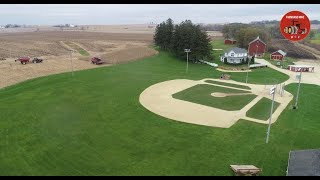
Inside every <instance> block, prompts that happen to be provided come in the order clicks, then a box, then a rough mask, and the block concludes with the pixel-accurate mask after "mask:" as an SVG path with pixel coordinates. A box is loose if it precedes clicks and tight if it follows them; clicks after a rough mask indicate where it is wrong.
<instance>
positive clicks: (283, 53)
mask: <svg viewBox="0 0 320 180" xmlns="http://www.w3.org/2000/svg"><path fill="white" fill-rule="evenodd" d="M276 52H278V53H280V54H281V55H282V56H285V55H286V54H287V53H285V52H283V51H282V50H280V49H279V50H278V51H275V52H273V53H272V54H274V53H276Z"/></svg>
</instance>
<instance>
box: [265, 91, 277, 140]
mask: <svg viewBox="0 0 320 180" xmlns="http://www.w3.org/2000/svg"><path fill="white" fill-rule="evenodd" d="M275 93H276V87H272V88H271V89H270V95H272V104H271V110H270V119H269V125H268V132H267V139H266V144H268V141H269V135H270V126H271V118H272V113H273V104H274V94H275Z"/></svg>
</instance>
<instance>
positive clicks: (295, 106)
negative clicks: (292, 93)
mask: <svg viewBox="0 0 320 180" xmlns="http://www.w3.org/2000/svg"><path fill="white" fill-rule="evenodd" d="M301 75H302V68H301V69H300V75H298V78H299V84H298V91H297V96H296V103H295V104H294V107H293V109H297V108H298V98H299V91H300V82H301Z"/></svg>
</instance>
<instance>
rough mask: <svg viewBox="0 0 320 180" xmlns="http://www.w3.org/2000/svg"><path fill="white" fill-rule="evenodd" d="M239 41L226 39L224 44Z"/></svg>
mask: <svg viewBox="0 0 320 180" xmlns="http://www.w3.org/2000/svg"><path fill="white" fill-rule="evenodd" d="M236 42H237V41H236V40H234V39H225V40H224V44H235V43H236Z"/></svg>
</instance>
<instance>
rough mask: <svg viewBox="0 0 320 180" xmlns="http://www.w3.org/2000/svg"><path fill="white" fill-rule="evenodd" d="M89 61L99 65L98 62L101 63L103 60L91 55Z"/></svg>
mask: <svg viewBox="0 0 320 180" xmlns="http://www.w3.org/2000/svg"><path fill="white" fill-rule="evenodd" d="M91 63H92V64H96V65H99V64H103V63H104V61H102V60H101V59H100V58H98V57H93V58H91Z"/></svg>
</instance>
